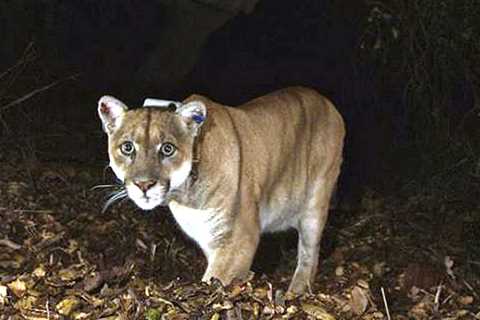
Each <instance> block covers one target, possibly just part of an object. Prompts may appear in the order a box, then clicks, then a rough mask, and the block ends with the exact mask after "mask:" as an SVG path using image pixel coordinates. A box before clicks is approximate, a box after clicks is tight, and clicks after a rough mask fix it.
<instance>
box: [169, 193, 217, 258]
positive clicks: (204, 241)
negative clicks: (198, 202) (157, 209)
mask: <svg viewBox="0 0 480 320" xmlns="http://www.w3.org/2000/svg"><path fill="white" fill-rule="evenodd" d="M168 206H169V208H170V211H172V214H173V216H174V218H175V220H176V221H177V223H178V224H179V225H180V227H181V228H182V230H183V231H184V232H185V233H186V234H187V235H188V236H189V237H191V238H192V239H193V240H195V241H196V242H197V243H198V245H199V246H200V247H201V248H202V250H203V252H204V253H205V255H206V256H207V259H208V258H209V255H210V252H211V251H212V245H214V241H215V240H217V239H218V238H220V237H221V235H222V234H223V233H224V232H225V231H226V230H225V229H226V226H225V218H224V215H223V214H222V212H221V211H220V210H218V209H213V208H212V209H210V208H209V209H194V208H190V207H186V206H183V205H181V204H179V203H178V202H176V201H170V203H169V205H168Z"/></svg>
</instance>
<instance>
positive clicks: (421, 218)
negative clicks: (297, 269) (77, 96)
mask: <svg viewBox="0 0 480 320" xmlns="http://www.w3.org/2000/svg"><path fill="white" fill-rule="evenodd" d="M0 172H1V173H2V174H1V175H0V220H1V223H0V319H1V320H4V319H5V320H6V319H12V320H13V319H148V320H153V319H398V320H400V319H480V296H479V295H480V275H479V274H480V272H479V271H480V256H479V252H480V249H479V246H480V241H479V240H480V235H479V231H478V225H479V224H480V218H478V216H479V214H478V211H479V210H480V203H478V202H477V203H476V202H475V201H471V202H464V201H457V200H455V199H449V198H441V197H436V196H432V195H429V194H417V195H411V196H408V197H400V196H398V197H396V198H392V197H386V196H384V195H382V194H379V193H378V192H373V191H370V192H366V193H365V194H364V195H363V197H362V200H361V202H360V203H359V204H358V205H357V206H355V207H354V208H353V209H350V210H346V209H343V210H332V212H331V219H330V221H329V225H328V227H327V230H326V233H325V235H324V238H323V242H322V254H321V261H320V264H319V266H320V270H319V273H318V275H317V278H316V281H315V283H314V286H313V287H312V292H311V293H310V294H307V295H304V296H300V297H295V296H291V295H289V294H286V293H285V290H286V288H287V286H288V282H289V280H290V277H291V275H292V273H293V269H294V266H295V258H296V252H295V242H296V240H295V234H294V233H286V234H281V235H275V236H267V237H265V238H264V239H263V240H262V244H261V248H260V249H259V251H258V254H257V258H256V262H255V264H254V268H253V269H254V271H255V273H254V274H253V273H252V276H251V278H250V279H249V281H246V282H240V281H238V282H236V283H233V284H232V285H230V286H228V287H226V288H224V287H222V286H221V285H220V284H219V283H213V284H212V285H211V286H207V285H206V284H202V283H200V282H199V279H200V278H201V275H202V272H203V270H204V268H205V265H206V263H205V259H204V257H203V256H202V254H201V252H200V250H199V249H198V248H197V247H196V245H195V244H194V243H193V242H192V241H190V240H189V239H187V238H186V237H185V236H184V235H183V234H182V233H181V231H180V230H179V228H178V227H177V226H176V225H175V222H174V221H173V220H172V218H171V216H170V214H169V213H168V211H166V210H156V211H153V212H142V211H141V210H139V209H136V208H135V207H134V205H132V204H131V203H130V202H129V201H128V200H127V201H124V202H122V203H117V204H114V205H113V206H112V207H111V208H110V209H109V210H108V211H107V212H105V213H102V212H101V210H102V206H103V204H104V203H105V200H106V196H107V195H108V192H109V191H111V190H108V189H95V190H92V187H93V186H95V185H100V184H104V183H111V181H110V180H111V177H110V175H108V174H107V175H106V176H107V177H106V178H105V179H104V178H103V177H104V168H102V167H94V166H91V167H85V166H81V165H75V164H65V163H63V164H62V163H41V164H39V163H37V164H34V165H31V166H27V167H26V166H23V165H22V164H19V163H5V162H4V163H0Z"/></svg>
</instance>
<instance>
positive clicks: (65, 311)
mask: <svg viewBox="0 0 480 320" xmlns="http://www.w3.org/2000/svg"><path fill="white" fill-rule="evenodd" d="M79 305H80V301H79V300H78V299H77V298H76V297H67V298H65V299H63V300H62V301H60V302H59V303H57V305H56V306H55V309H56V310H57V312H58V313H60V314H61V315H63V316H69V315H70V314H72V312H73V311H74V310H75V309H76V308H77V307H78V306H79Z"/></svg>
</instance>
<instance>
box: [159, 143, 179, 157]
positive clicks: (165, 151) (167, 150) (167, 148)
mask: <svg viewBox="0 0 480 320" xmlns="http://www.w3.org/2000/svg"><path fill="white" fill-rule="evenodd" d="M176 149H177V148H176V147H175V146H174V145H173V144H171V143H169V142H166V143H164V144H162V146H161V147H160V153H161V154H162V155H163V156H165V157H171V156H172V155H173V154H174V153H175V150H176Z"/></svg>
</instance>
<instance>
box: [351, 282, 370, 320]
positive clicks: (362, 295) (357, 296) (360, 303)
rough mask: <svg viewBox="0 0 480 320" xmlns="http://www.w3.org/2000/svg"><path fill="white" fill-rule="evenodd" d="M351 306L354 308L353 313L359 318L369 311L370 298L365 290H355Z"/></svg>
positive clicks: (357, 288)
mask: <svg viewBox="0 0 480 320" xmlns="http://www.w3.org/2000/svg"><path fill="white" fill-rule="evenodd" d="M350 306H351V307H352V311H353V313H355V314H356V315H358V316H359V315H362V314H363V313H364V312H365V311H366V310H367V306H368V297H367V293H366V292H365V291H364V289H362V288H360V287H354V288H353V290H352V298H351V300H350Z"/></svg>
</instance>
